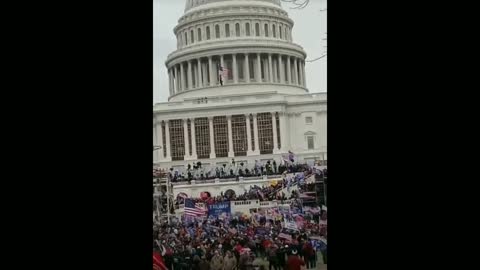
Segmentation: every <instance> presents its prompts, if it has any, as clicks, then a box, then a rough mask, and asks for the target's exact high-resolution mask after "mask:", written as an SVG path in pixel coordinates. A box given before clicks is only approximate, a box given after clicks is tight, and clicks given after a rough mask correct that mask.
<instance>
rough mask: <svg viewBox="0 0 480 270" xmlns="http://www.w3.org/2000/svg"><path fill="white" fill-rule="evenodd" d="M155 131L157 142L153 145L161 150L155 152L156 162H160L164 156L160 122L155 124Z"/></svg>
mask: <svg viewBox="0 0 480 270" xmlns="http://www.w3.org/2000/svg"><path fill="white" fill-rule="evenodd" d="M156 129H157V132H156V133H157V142H156V143H155V144H156V145H157V146H160V147H161V148H160V149H158V150H157V153H158V154H157V157H158V160H162V159H164V158H165V157H164V155H163V133H162V121H158V122H157V126H156Z"/></svg>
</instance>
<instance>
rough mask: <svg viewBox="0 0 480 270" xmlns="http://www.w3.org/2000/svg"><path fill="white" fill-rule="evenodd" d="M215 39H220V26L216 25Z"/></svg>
mask: <svg viewBox="0 0 480 270" xmlns="http://www.w3.org/2000/svg"><path fill="white" fill-rule="evenodd" d="M215 38H220V26H219V25H218V24H217V25H215Z"/></svg>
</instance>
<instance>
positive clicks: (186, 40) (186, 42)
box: [183, 32, 188, 45]
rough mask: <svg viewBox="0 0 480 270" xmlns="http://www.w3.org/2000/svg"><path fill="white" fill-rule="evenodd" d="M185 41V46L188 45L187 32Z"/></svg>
mask: <svg viewBox="0 0 480 270" xmlns="http://www.w3.org/2000/svg"><path fill="white" fill-rule="evenodd" d="M183 41H185V45H188V35H187V32H185V39H184V40H183Z"/></svg>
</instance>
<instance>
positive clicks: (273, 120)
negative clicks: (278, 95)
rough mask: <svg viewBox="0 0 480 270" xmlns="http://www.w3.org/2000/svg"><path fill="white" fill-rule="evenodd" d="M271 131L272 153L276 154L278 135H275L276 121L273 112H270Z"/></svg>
mask: <svg viewBox="0 0 480 270" xmlns="http://www.w3.org/2000/svg"><path fill="white" fill-rule="evenodd" d="M272 131H273V153H274V154H276V153H278V140H277V137H278V134H277V119H276V117H275V112H272Z"/></svg>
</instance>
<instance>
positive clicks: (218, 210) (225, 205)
mask: <svg viewBox="0 0 480 270" xmlns="http://www.w3.org/2000/svg"><path fill="white" fill-rule="evenodd" d="M230 211H231V210H230V201H227V202H217V203H214V204H210V205H208V216H209V217H210V216H215V217H218V216H220V215H222V213H226V214H230Z"/></svg>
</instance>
